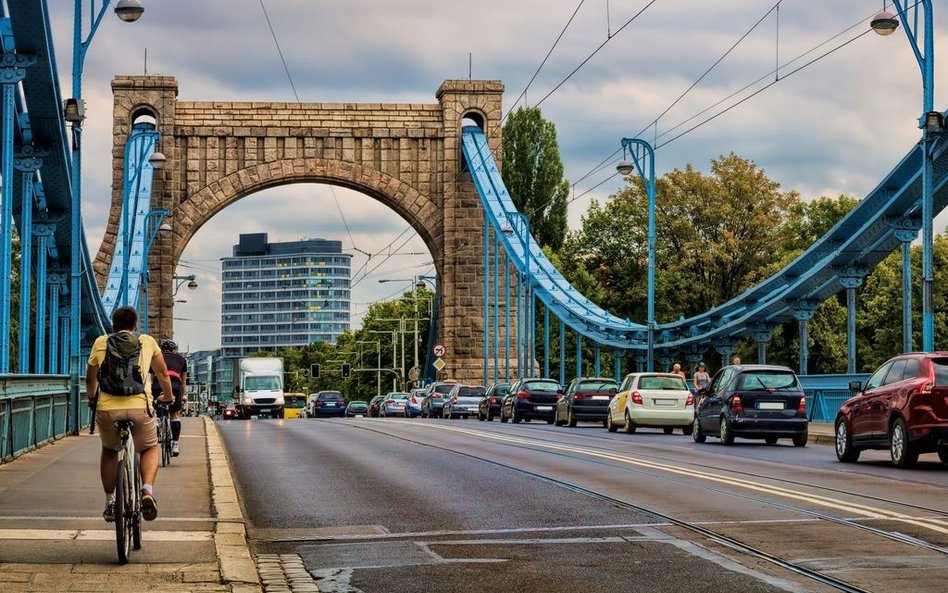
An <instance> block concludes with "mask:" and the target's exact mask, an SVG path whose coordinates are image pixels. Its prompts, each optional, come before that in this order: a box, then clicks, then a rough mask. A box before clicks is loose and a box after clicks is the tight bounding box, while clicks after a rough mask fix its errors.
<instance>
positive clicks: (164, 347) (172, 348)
mask: <svg viewBox="0 0 948 593" xmlns="http://www.w3.org/2000/svg"><path fill="white" fill-rule="evenodd" d="M158 346H159V347H160V348H161V351H162V352H177V350H178V345H177V344H176V343H175V341H174V340H162V341H161V343H160V344H158Z"/></svg>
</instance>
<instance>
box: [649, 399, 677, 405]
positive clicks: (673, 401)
mask: <svg viewBox="0 0 948 593" xmlns="http://www.w3.org/2000/svg"><path fill="white" fill-rule="evenodd" d="M652 401H653V403H654V404H655V405H656V406H674V405H675V404H677V403H678V400H676V399H656V400H652Z"/></svg>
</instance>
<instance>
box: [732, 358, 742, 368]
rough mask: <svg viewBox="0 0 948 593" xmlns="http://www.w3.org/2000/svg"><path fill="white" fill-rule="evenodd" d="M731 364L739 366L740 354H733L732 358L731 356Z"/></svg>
mask: <svg viewBox="0 0 948 593" xmlns="http://www.w3.org/2000/svg"><path fill="white" fill-rule="evenodd" d="M731 364H733V365H734V366H740V364H741V357H740V356H735V357H734V358H732V359H731Z"/></svg>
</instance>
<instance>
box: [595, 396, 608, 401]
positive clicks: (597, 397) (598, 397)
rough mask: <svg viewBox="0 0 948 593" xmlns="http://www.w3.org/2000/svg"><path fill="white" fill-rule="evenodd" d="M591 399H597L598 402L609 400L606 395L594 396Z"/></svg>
mask: <svg viewBox="0 0 948 593" xmlns="http://www.w3.org/2000/svg"><path fill="white" fill-rule="evenodd" d="M593 399H598V400H603V399H609V396H608V395H594V396H593Z"/></svg>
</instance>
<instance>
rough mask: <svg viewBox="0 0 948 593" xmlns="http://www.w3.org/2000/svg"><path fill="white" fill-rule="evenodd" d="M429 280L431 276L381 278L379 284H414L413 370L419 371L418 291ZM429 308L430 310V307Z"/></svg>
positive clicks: (412, 295)
mask: <svg viewBox="0 0 948 593" xmlns="http://www.w3.org/2000/svg"><path fill="white" fill-rule="evenodd" d="M429 278H431V276H415V277H414V278H411V279H406V278H380V279H379V283H380V284H384V283H386V282H411V283H412V294H411V300H412V304H413V305H414V307H415V316H414V321H415V337H414V342H415V358H414V361H415V363H414V366H413V367H412V368H416V369H419V370H420V369H421V367H419V366H418V361H419V356H418V346H419V335H418V321H419V318H418V293H417V291H418V290H420V289H422V288H425V287H426V286H427V285H426V284H425V280H427V279H429ZM429 308H430V307H429Z"/></svg>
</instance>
